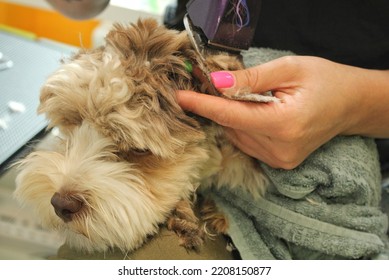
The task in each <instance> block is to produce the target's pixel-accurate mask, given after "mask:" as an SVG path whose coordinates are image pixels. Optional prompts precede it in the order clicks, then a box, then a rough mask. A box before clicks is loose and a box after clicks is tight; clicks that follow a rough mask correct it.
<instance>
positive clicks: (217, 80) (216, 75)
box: [210, 71, 235, 88]
mask: <svg viewBox="0 0 389 280" xmlns="http://www.w3.org/2000/svg"><path fill="white" fill-rule="evenodd" d="M210 76H211V80H212V83H213V85H214V86H215V87H216V88H230V87H232V86H233V85H234V84H235V78H234V76H233V75H232V74H231V73H229V72H226V71H219V72H212V73H211V74H210Z"/></svg>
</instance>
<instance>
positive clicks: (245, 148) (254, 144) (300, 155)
mask: <svg viewBox="0 0 389 280" xmlns="http://www.w3.org/2000/svg"><path fill="white" fill-rule="evenodd" d="M225 133H226V136H227V137H228V139H229V140H230V141H231V142H232V143H233V144H234V146H236V147H237V148H238V149H239V150H241V151H242V152H244V153H245V154H247V155H249V156H251V157H253V158H256V159H258V160H259V161H261V162H264V163H266V164H267V165H269V166H271V167H273V168H282V169H293V168H295V167H297V166H298V165H300V164H301V163H302V162H303V161H304V160H305V158H306V157H307V156H308V155H309V152H308V151H309V150H307V149H306V146H300V145H296V143H287V142H284V143H283V142H282V141H278V140H277V139H274V138H272V137H269V136H267V135H264V134H261V133H258V132H255V133H250V132H246V131H243V130H237V129H230V128H225Z"/></svg>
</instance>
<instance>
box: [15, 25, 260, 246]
mask: <svg viewBox="0 0 389 280" xmlns="http://www.w3.org/2000/svg"><path fill="white" fill-rule="evenodd" d="M206 60H207V62H206V63H207V65H206V67H208V68H209V69H210V70H212V71H214V70H221V69H229V70H235V69H240V68H242V67H243V66H242V64H241V63H240V62H239V60H238V59H237V58H236V57H234V56H229V55H228V54H225V53H220V54H218V55H215V56H210V57H207V58H206ZM186 61H192V62H193V63H194V64H196V63H201V62H200V61H199V58H198V55H197V54H196V52H195V51H194V50H193V48H192V47H191V45H190V42H189V40H188V38H187V34H186V33H185V32H181V33H179V32H177V31H173V30H167V29H165V28H164V27H162V26H158V24H157V23H156V22H155V21H153V20H140V21H138V22H137V23H136V24H132V25H129V26H122V25H115V26H114V28H113V30H112V31H111V32H110V33H109V34H108V35H107V36H106V44H105V46H103V47H100V48H98V49H94V50H83V51H80V52H79V53H77V54H75V55H74V56H73V57H72V58H70V59H69V60H68V61H66V62H64V63H63V65H62V66H61V67H60V69H59V70H57V71H56V72H55V73H53V74H52V75H51V76H50V77H49V78H48V80H47V82H46V84H45V85H44V86H43V87H42V91H41V99H40V101H41V104H40V106H39V109H38V110H39V113H44V114H46V116H47V118H48V120H49V122H50V123H49V126H50V127H58V128H59V129H60V131H61V132H62V134H63V138H62V139H60V140H59V143H58V144H57V145H56V148H55V149H54V150H49V151H35V152H33V153H31V154H30V155H29V156H28V157H26V158H25V159H23V160H22V161H21V162H20V164H19V168H20V173H19V175H18V177H17V189H16V191H15V196H16V197H17V199H18V200H19V201H21V202H22V203H24V204H28V205H31V206H32V207H33V208H34V209H35V210H36V212H37V215H38V216H39V217H40V218H41V219H42V222H43V225H44V226H45V227H48V228H51V229H54V230H57V231H59V232H60V233H63V234H64V235H65V236H66V237H67V242H68V243H69V244H70V245H72V246H73V247H76V248H80V249H84V250H87V251H95V250H97V251H104V250H107V249H109V248H112V247H117V248H119V249H121V250H123V251H131V250H134V249H136V248H137V247H139V246H140V245H141V244H142V243H143V242H144V241H145V240H146V238H147V237H148V236H150V235H152V234H154V233H156V232H157V231H158V227H159V226H160V225H161V224H163V223H165V222H167V224H168V227H169V228H171V229H173V230H176V231H178V232H179V233H181V235H183V236H184V237H183V239H182V242H183V243H184V245H185V246H187V247H192V246H193V247H196V246H197V245H198V244H200V243H201V239H202V238H203V236H202V233H201V230H200V229H199V227H198V226H197V227H196V226H195V225H196V223H197V220H196V218H195V216H192V218H191V220H190V221H189V223H190V224H191V226H190V227H189V228H192V229H193V230H192V231H191V235H192V237H191V236H189V237H188V226H187V224H186V226H184V228H183V229H180V226H182V225H183V224H182V222H183V220H184V219H185V218H187V217H188V215H189V216H191V214H188V215H186V214H185V211H186V210H182V209H187V208H188V207H187V205H188V204H187V203H188V201H189V200H190V199H191V196H192V195H193V193H194V192H195V191H196V188H197V187H198V186H199V185H201V186H202V187H210V186H216V187H219V186H229V187H231V188H236V187H239V188H246V189H247V190H248V191H250V192H251V193H252V194H253V195H254V196H258V195H261V194H262V193H263V192H264V190H265V187H266V184H267V179H266V177H265V176H264V175H263V173H262V172H261V170H260V168H259V167H258V165H257V163H256V161H255V160H253V159H252V158H250V157H248V156H246V155H245V154H243V153H241V152H240V151H238V150H237V149H236V148H234V147H233V146H232V144H231V143H230V142H229V141H228V140H227V139H226V138H225V137H224V135H223V130H222V128H220V127H219V126H217V125H216V124H213V123H210V122H208V123H206V124H203V125H200V122H199V121H198V120H196V119H195V118H193V117H190V116H188V115H187V114H185V112H183V110H182V109H181V108H180V107H179V106H178V104H177V101H176V98H175V91H176V90H178V89H191V90H204V88H201V83H200V82H199V81H198V80H197V79H195V78H194V77H192V75H191V73H189V72H188V71H187V70H186V67H185V62H186ZM51 204H53V205H56V209H54V208H53V207H52V205H51ZM58 208H59V209H58ZM180 209H181V210H180ZM56 213H57V215H56ZM208 214H209V213H208ZM208 216H210V215H208ZM211 216H212V215H211ZM60 217H61V218H60ZM169 217H170V218H169ZM225 226H226V225H225V224H224V225H223V226H222V227H223V230H225ZM196 235H197V236H196ZM185 238H189V239H191V240H190V241H188V240H186V239H185ZM188 244H189V245H188Z"/></svg>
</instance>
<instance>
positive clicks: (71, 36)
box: [0, 2, 100, 48]
mask: <svg viewBox="0 0 389 280" xmlns="http://www.w3.org/2000/svg"><path fill="white" fill-rule="evenodd" d="M99 23H100V21H99V20H85V21H77V20H72V19H69V18H66V17H64V16H63V15H61V14H59V13H58V12H55V11H49V10H42V9H37V8H33V7H27V6H22V5H17V4H11V3H5V2H0V24H4V25H8V26H11V27H15V28H19V29H22V30H26V31H29V32H32V33H35V34H36V35H37V37H45V38H49V39H52V40H55V41H59V42H63V43H66V44H69V45H73V46H77V47H84V48H90V47H92V32H93V30H94V29H95V28H96V27H97V25H98V24H99Z"/></svg>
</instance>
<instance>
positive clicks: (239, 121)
mask: <svg viewBox="0 0 389 280" xmlns="http://www.w3.org/2000/svg"><path fill="white" fill-rule="evenodd" d="M176 97H177V101H178V104H179V105H180V106H181V107H182V108H183V109H184V110H187V111H190V112H193V113H195V114H197V115H200V116H203V117H205V118H208V119H210V120H213V121H214V122H216V123H218V124H220V125H222V126H226V127H232V128H242V127H244V128H245V129H248V128H250V127H251V126H254V125H255V127H256V128H257V129H258V128H260V124H258V120H259V121H260V120H261V115H263V116H264V117H266V116H267V114H266V113H265V112H264V111H265V110H266V108H265V107H266V106H267V105H268V104H258V103H252V102H239V101H235V100H230V99H226V98H222V97H217V96H212V95H207V94H201V93H197V92H193V91H187V90H179V91H177V93H176ZM255 119H256V121H254V120H255Z"/></svg>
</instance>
